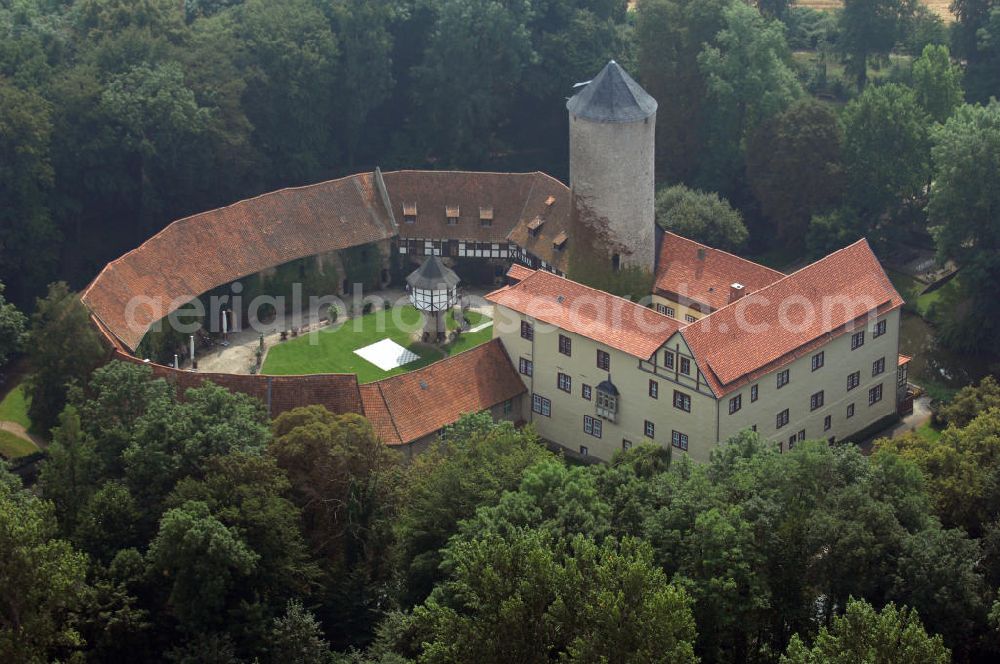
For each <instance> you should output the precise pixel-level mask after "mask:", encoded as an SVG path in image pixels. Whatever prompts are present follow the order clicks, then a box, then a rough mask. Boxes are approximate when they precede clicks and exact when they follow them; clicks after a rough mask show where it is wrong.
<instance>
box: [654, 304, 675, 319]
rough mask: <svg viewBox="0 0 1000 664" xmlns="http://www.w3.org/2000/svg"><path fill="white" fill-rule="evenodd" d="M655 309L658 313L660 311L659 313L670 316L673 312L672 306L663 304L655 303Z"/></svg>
mask: <svg viewBox="0 0 1000 664" xmlns="http://www.w3.org/2000/svg"><path fill="white" fill-rule="evenodd" d="M656 311H657V312H659V313H661V314H663V315H664V316H670V317H671V318H673V317H674V313H675V312H674V308H673V307H668V306H667V305H665V304H657V305H656Z"/></svg>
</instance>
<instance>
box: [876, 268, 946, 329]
mask: <svg viewBox="0 0 1000 664" xmlns="http://www.w3.org/2000/svg"><path fill="white" fill-rule="evenodd" d="M886 274H887V275H888V276H889V280H890V281H892V285H893V286H895V287H896V290H897V291H899V294H900V295H902V296H903V299H904V300H906V302H907V304H909V305H910V306H911V307H912V308H913V310H914V311H916V312H917V314H918V315H919V316H920V317H921V318H927V316H928V314H929V313H930V309H931V307H932V306H933V305H935V304H942V301H944V302H943V303H944V304H947V303H948V302H951V303H957V302H961V301H962V292H961V291H962V284H961V282H960V281H959V279H960V277H955V278H954V279H952V280H951V281H949V282H948V283H946V284H945V285H944V286H941V287H940V288H938V289H937V290H934V291H931V292H930V293H924V294H923V295H921V294H920V291H922V290H923V289H924V288H926V286H925V285H924V284H923V283H921V282H919V281H917V280H916V279H914V278H913V277H911V276H909V275H906V274H903V273H902V272H896V271H895V270H886ZM938 313H939V314H940V313H941V312H938Z"/></svg>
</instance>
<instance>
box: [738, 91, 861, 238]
mask: <svg viewBox="0 0 1000 664" xmlns="http://www.w3.org/2000/svg"><path fill="white" fill-rule="evenodd" d="M843 142H844V132H843V129H842V128H841V126H840V122H839V121H838V119H837V116H836V115H835V114H834V113H833V112H832V111H831V110H830V109H829V108H828V107H827V106H824V105H823V104H820V103H818V102H816V101H813V100H802V101H799V102H796V103H794V104H792V105H791V106H790V107H788V109H786V110H785V111H784V112H782V113H779V114H778V115H776V116H774V117H772V118H770V119H769V120H766V121H765V122H764V123H762V124H761V126H760V127H759V128H758V129H757V131H756V132H755V133H754V135H753V137H752V138H751V140H750V142H749V145H748V147H747V180H748V181H749V184H750V188H751V190H752V191H753V194H754V196H755V197H756V198H757V200H758V201H759V202H760V206H761V212H763V213H764V216H765V217H767V219H768V222H769V225H770V226H771V227H772V228H773V229H774V230H775V231H776V235H777V239H778V241H779V242H783V243H785V244H787V245H791V246H801V245H802V244H803V243H804V241H805V237H806V232H807V230H808V226H809V220H810V219H811V218H812V216H813V215H815V214H818V213H822V212H823V211H824V210H826V209H828V208H830V207H832V206H833V205H835V204H836V203H837V201H838V200H839V199H840V197H841V196H842V195H843V190H844V168H843V163H842V161H841V149H842V145H843Z"/></svg>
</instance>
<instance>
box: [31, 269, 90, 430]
mask: <svg viewBox="0 0 1000 664" xmlns="http://www.w3.org/2000/svg"><path fill="white" fill-rule="evenodd" d="M27 355H28V363H29V366H30V368H31V375H30V376H29V377H28V381H27V383H26V386H27V394H28V396H29V397H30V398H31V405H30V406H29V407H28V415H29V416H30V417H31V422H32V425H33V426H34V427H35V428H37V429H38V430H39V431H48V430H49V428H50V427H52V426H53V425H55V423H56V418H57V417H58V416H59V413H60V412H61V411H62V409H63V405H64V404H65V403H66V393H67V389H68V388H67V386H68V385H69V384H70V383H72V382H79V383H82V382H84V381H86V380H87V377H88V376H89V375H90V372H91V371H93V370H94V368H96V367H97V365H98V364H100V363H101V361H102V360H103V359H104V356H105V350H104V346H103V345H102V344H101V341H100V340H99V339H98V337H97V332H96V331H95V330H94V326H93V325H92V324H91V322H90V312H89V311H87V308H86V307H84V305H83V303H82V302H80V299H79V298H78V297H77V295H76V293H71V292H70V290H69V288H68V287H67V286H66V284H65V283H62V282H59V283H55V284H51V285H50V286H49V292H48V295H47V296H46V297H45V298H44V299H39V300H38V301H37V303H36V304H35V312H34V313H33V314H32V315H31V334H30V335H29V337H28V346H27Z"/></svg>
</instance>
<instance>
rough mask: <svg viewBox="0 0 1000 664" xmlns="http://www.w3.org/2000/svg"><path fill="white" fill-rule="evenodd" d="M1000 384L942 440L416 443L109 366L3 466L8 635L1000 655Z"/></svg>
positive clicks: (609, 652) (207, 654)
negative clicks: (18, 459) (38, 458)
mask: <svg viewBox="0 0 1000 664" xmlns="http://www.w3.org/2000/svg"><path fill="white" fill-rule="evenodd" d="M998 407H1000V387H998V386H997V383H996V382H994V381H992V380H991V379H988V380H987V381H984V383H983V384H982V385H981V386H979V387H977V388H973V387H970V388H966V389H965V390H963V392H961V393H960V394H959V396H958V397H957V398H956V399H955V400H954V401H953V402H952V404H951V405H950V406H949V407H948V408H943V409H941V411H940V413H939V414H938V416H939V418H940V419H941V423H940V424H941V426H942V427H943V429H944V431H943V433H942V434H941V441H940V442H941V444H940V445H931V444H928V443H927V441H925V440H923V439H922V438H921V437H919V436H917V435H911V436H905V437H902V438H897V439H893V440H891V441H883V442H882V443H880V444H878V445H877V451H876V452H875V453H874V454H873V455H872V456H868V457H866V456H862V454H861V453H860V452H859V451H858V450H857V448H856V447H854V446H853V445H846V446H837V447H831V446H829V445H828V444H827V443H826V442H825V441H818V442H815V443H813V442H804V443H800V444H799V445H796V447H795V449H794V450H792V451H790V452H786V453H784V454H780V453H779V452H778V449H777V447H776V446H773V445H771V444H768V443H764V442H762V441H760V440H759V439H758V438H757V435H756V434H755V433H752V432H749V431H748V432H746V433H744V434H741V435H740V436H738V437H736V438H734V439H732V440H730V441H728V444H726V445H723V446H720V447H719V448H717V450H716V451H715V452H713V456H712V459H711V462H710V463H708V464H704V465H697V464H693V463H691V462H690V461H689V460H687V459H686V458H681V459H671V453H670V448H666V449H664V448H660V447H656V446H641V447H638V448H636V449H633V450H629V451H628V452H623V453H621V454H620V455H619V456H617V457H616V458H615V459H614V460H613V461H612V462H611V463H610V464H599V465H588V466H578V465H573V464H569V463H567V462H566V461H564V460H563V459H562V458H561V457H559V456H557V455H554V454H552V453H551V452H548V451H546V450H545V448H544V447H543V446H542V445H541V444H540V443H539V442H538V441H537V439H536V438H535V436H534V434H533V433H532V431H531V429H530V427H529V428H527V429H523V430H518V429H515V428H514V427H513V426H512V425H511V424H510V423H499V424H495V423H494V422H493V421H492V419H491V418H490V417H489V415H487V414H483V415H478V416H476V415H470V416H466V417H465V418H463V419H462V420H460V421H459V422H458V423H457V424H455V425H453V426H451V427H450V428H448V429H446V430H445V432H444V433H443V434H442V436H441V438H440V440H439V441H438V443H437V444H436V446H435V447H434V448H432V450H431V451H429V452H427V453H425V454H422V455H420V456H418V457H417V458H416V459H415V460H414V461H413V462H412V463H410V464H404V463H402V460H401V457H399V456H397V454H396V453H395V452H393V451H392V450H390V449H389V448H387V447H385V446H384V445H382V443H381V442H379V441H378V439H377V437H376V436H375V434H374V433H373V431H372V428H371V426H370V425H369V424H368V422H367V421H366V420H364V418H362V417H360V416H357V415H342V416H336V415H332V414H330V413H329V412H328V411H326V410H325V409H323V408H322V407H320V406H310V407H307V408H301V409H298V410H294V411H291V412H288V413H285V414H283V415H281V416H279V417H278V418H277V419H275V420H274V421H272V422H268V421H267V419H266V418H265V416H264V414H263V410H262V408H261V405H260V404H259V402H256V401H254V400H252V399H251V398H249V397H247V396H245V395H234V394H232V393H230V392H228V391H226V390H224V389H222V388H219V387H216V386H213V385H211V384H205V385H204V386H203V387H200V388H197V389H192V390H189V391H188V392H187V393H186V395H185V399H184V400H183V401H178V400H177V398H176V394H175V392H174V389H173V388H172V387H171V386H170V385H168V384H167V383H166V382H164V381H163V380H153V379H151V376H150V371H149V369H148V367H143V366H134V365H130V364H122V363H112V364H109V365H107V366H104V367H102V368H100V369H98V370H97V371H95V372H94V373H93V374H92V375H91V376H90V378H89V380H88V381H87V382H86V383H81V384H78V386H77V387H75V388H73V389H71V391H70V394H69V403H68V405H67V407H66V408H65V409H64V410H63V411H62V413H61V415H60V418H59V425H58V427H57V428H56V429H55V430H54V440H53V443H52V445H51V447H50V449H49V458H48V460H47V461H46V462H45V463H44V464H43V466H42V471H41V476H40V478H39V481H38V486H37V487H36V490H35V491H29V490H27V489H23V488H21V487H20V486H19V482H18V480H17V479H16V478H15V477H14V476H13V475H10V474H9V473H8V472H7V471H6V470H3V469H0V553H2V556H3V557H2V561H3V562H2V564H0V581H2V582H0V658H2V659H3V660H4V661H11V662H14V661H17V662H44V661H50V660H53V659H58V660H59V661H93V662H117V661H121V662H135V661H168V662H220V663H223V662H225V663H229V662H250V661H259V662H302V663H305V662H309V663H312V662H344V663H349V662H354V663H356V664H362V663H368V662H371V663H375V662H380V663H383V664H389V663H392V664H402V663H404V662H410V661H419V662H482V663H483V664H489V663H492V662H495V663H496V664H502V663H506V662H544V661H556V660H558V661H568V662H637V663H638V662H652V661H662V662H695V661H702V662H778V661H781V662H787V663H799V662H801V663H803V664H804V663H808V662H817V663H818V662H831V661H837V662H872V663H875V662H922V663H926V662H941V663H943V662H948V661H957V662H973V661H995V660H994V659H992V658H995V657H996V655H997V653H998V652H1000V650H998V648H1000V631H998V630H1000V624H998V621H1000V602H997V601H996V600H997V588H998V585H1000V521H998V520H997V514H998V510H997V507H998V505H1000V447H998V445H1000V443H998V441H1000V409H998ZM39 494H40V496H41V497H39Z"/></svg>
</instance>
